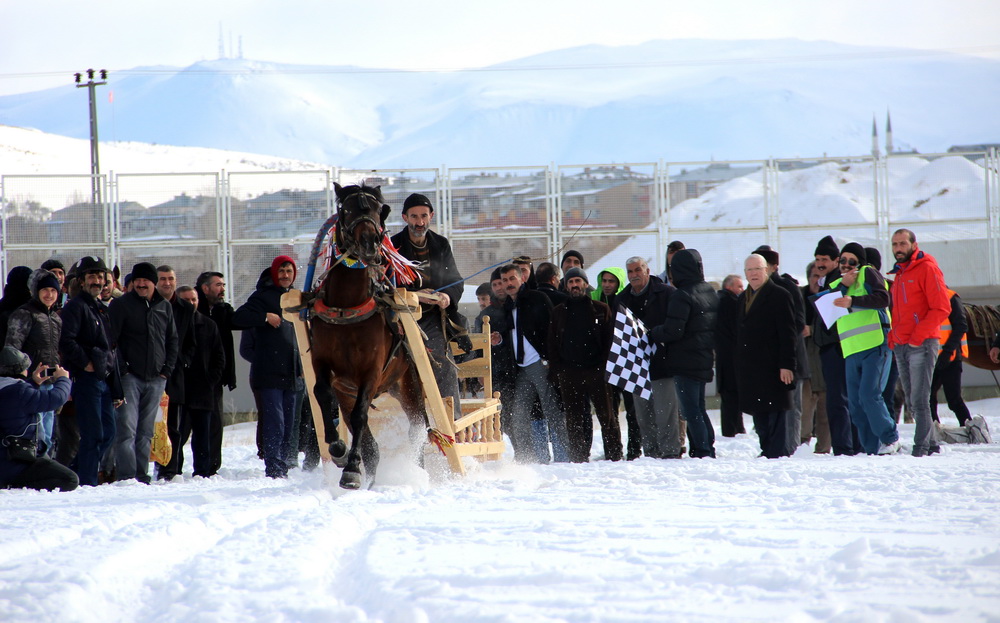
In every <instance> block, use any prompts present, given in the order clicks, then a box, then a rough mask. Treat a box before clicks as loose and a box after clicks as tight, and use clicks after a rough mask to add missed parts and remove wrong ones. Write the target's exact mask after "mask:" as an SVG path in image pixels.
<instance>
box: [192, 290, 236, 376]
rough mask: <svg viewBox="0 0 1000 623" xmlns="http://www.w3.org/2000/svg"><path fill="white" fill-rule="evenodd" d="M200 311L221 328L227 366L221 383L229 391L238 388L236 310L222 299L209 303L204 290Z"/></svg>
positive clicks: (199, 299)
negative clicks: (234, 323) (235, 337)
mask: <svg viewBox="0 0 1000 623" xmlns="http://www.w3.org/2000/svg"><path fill="white" fill-rule="evenodd" d="M198 311H199V312H201V313H202V314H204V315H206V316H208V317H209V318H211V319H212V320H213V321H214V322H215V326H216V327H217V328H218V329H219V339H221V340H222V351H223V353H225V355H226V368H225V370H223V371H222V380H221V383H222V384H223V385H225V386H226V387H228V388H229V391H233V390H234V389H236V357H235V347H234V341H233V331H238V330H239V328H238V327H236V326H234V325H233V314H235V313H236V310H234V309H233V306H232V305H230V304H229V303H226V302H225V301H220V302H218V303H216V304H215V305H209V304H208V300H207V299H205V298H204V295H203V293H202V292H199V293H198Z"/></svg>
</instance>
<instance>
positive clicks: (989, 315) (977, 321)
mask: <svg viewBox="0 0 1000 623" xmlns="http://www.w3.org/2000/svg"><path fill="white" fill-rule="evenodd" d="M964 305H965V318H966V320H967V321H968V323H969V329H968V331H967V332H966V335H965V339H966V340H967V341H968V343H969V356H968V357H967V358H966V362H967V363H968V364H969V365H971V366H975V367H977V368H981V369H983V370H1000V364H996V363H993V361H992V360H990V344H992V343H993V337H994V336H996V334H997V331H1000V308H997V307H994V306H992V305H970V304H968V303H964Z"/></svg>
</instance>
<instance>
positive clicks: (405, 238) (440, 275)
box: [391, 229, 465, 317]
mask: <svg viewBox="0 0 1000 623" xmlns="http://www.w3.org/2000/svg"><path fill="white" fill-rule="evenodd" d="M391 240H392V244H393V246H394V247H396V249H397V250H398V251H399V253H400V254H401V255H402V256H403V257H405V258H407V259H410V260H415V259H417V253H416V251H415V250H414V248H413V243H412V242H410V235H409V233H408V232H407V230H406V229H403V231H401V232H399V233H398V234H396V235H395V236H393V237H392V239H391ZM427 248H428V253H429V254H430V259H429V260H428V263H427V264H426V265H424V266H421V267H420V272H421V273H422V274H423V277H424V279H423V282H419V281H418V282H415V283H414V284H412V285H410V286H407V289H410V290H421V289H424V288H430V289H432V290H437V289H439V288H443V289H442V290H441V292H443V293H445V294H447V295H448V297H449V298H450V299H451V303H450V305H449V306H448V315H449V317H451V316H452V315H453V314H454V312H457V311H458V302H459V301H460V300H462V293H463V292H465V282H463V281H462V274H461V273H460V272H459V271H458V262H456V261H455V255H454V254H453V253H452V252H451V244H450V243H449V242H448V239H447V238H445V237H444V236H442V235H440V234H437V233H434V232H432V231H429V230H428V232H427ZM445 286H447V287H445Z"/></svg>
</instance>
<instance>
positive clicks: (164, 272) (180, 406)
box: [154, 264, 198, 480]
mask: <svg viewBox="0 0 1000 623" xmlns="http://www.w3.org/2000/svg"><path fill="white" fill-rule="evenodd" d="M156 291H157V293H158V294H159V295H160V296H162V297H163V300H165V301H167V302H168V303H169V304H170V309H171V311H172V312H173V315H174V326H175V328H176V329H177V364H176V365H175V366H174V371H173V372H172V373H171V374H170V378H168V379H167V388H166V391H167V396H168V397H169V398H170V402H169V406H168V407H167V435H168V436H169V437H170V461H169V462H168V463H167V464H166V465H163V466H160V464H159V463H157V464H156V465H155V466H154V467H155V469H156V479H157V480H170V479H172V478H173V477H174V476H177V475H179V474H180V473H181V472H182V471H183V470H184V452H183V448H182V446H183V445H184V439H185V438H186V437H187V434H182V432H181V426H182V423H183V425H184V427H185V428H187V427H188V426H189V425H188V424H187V422H186V421H185V420H186V419H187V418H186V417H185V415H184V408H185V406H186V404H187V392H186V391H185V389H186V386H187V379H186V378H185V377H186V375H187V368H188V367H190V365H191V361H192V360H193V359H194V357H195V350H196V349H197V348H198V345H197V343H196V341H195V335H194V331H193V328H192V325H193V324H194V315H195V308H194V306H192V305H191V304H190V303H189V302H187V301H185V300H184V299H181V298H178V297H177V273H176V271H174V269H173V268H172V267H171V266H168V265H166V264H164V265H162V266H157V267H156Z"/></svg>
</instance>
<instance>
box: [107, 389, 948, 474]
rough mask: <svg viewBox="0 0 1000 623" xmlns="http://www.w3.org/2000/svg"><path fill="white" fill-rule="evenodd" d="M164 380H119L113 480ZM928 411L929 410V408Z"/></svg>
mask: <svg viewBox="0 0 1000 623" xmlns="http://www.w3.org/2000/svg"><path fill="white" fill-rule="evenodd" d="M166 385H167V379H165V378H163V377H161V376H158V377H156V378H154V379H151V380H149V381H144V380H142V379H140V378H139V377H137V376H136V375H134V374H126V375H125V376H123V377H122V387H123V388H124V390H125V404H123V405H122V406H120V407H118V412H117V414H118V432H117V436H116V438H115V446H114V450H115V479H116V480H128V479H129V478H135V479H136V480H142V481H143V482H149V445H150V440H152V438H153V422H154V421H155V420H156V414H157V413H158V412H159V410H160V398H161V397H162V396H163V389H164V387H166ZM928 408H929V407H928Z"/></svg>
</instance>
